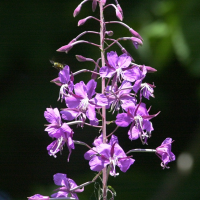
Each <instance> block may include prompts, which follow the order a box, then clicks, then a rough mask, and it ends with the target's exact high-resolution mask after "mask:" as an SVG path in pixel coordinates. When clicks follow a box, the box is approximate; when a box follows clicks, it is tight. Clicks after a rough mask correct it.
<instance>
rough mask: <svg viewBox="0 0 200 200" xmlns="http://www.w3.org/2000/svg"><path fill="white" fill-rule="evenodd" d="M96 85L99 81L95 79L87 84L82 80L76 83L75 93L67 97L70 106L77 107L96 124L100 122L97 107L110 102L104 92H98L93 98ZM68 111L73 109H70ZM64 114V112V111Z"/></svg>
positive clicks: (66, 100)
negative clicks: (97, 116)
mask: <svg viewBox="0 0 200 200" xmlns="http://www.w3.org/2000/svg"><path fill="white" fill-rule="evenodd" d="M96 85H97V83H96V82H95V81H94V80H93V79H92V80H90V81H89V82H88V83H87V85H85V83H84V82H83V81H81V82H80V83H77V84H75V85H74V91H75V94H73V93H71V95H69V96H68V97H66V98H65V102H66V104H67V106H68V108H73V109H74V108H75V109H78V110H79V112H81V113H84V114H85V115H86V116H87V118H88V119H89V120H90V123H91V124H93V125H94V124H95V125H96V124H97V122H98V119H97V118H96V112H95V108H100V107H102V106H106V105H107V104H108V100H107V98H106V96H105V95H103V94H96V96H95V97H94V98H93V96H94V95H95V89H96ZM68 112H72V111H71V110H70V109H69V110H68ZM62 114H64V113H63V112H62ZM71 116H74V113H72V114H71ZM66 118H67V116H66Z"/></svg>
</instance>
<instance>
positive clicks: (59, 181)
mask: <svg viewBox="0 0 200 200" xmlns="http://www.w3.org/2000/svg"><path fill="white" fill-rule="evenodd" d="M53 180H54V183H55V184H56V185H58V186H62V187H60V188H58V189H56V190H59V191H58V192H57V193H54V194H52V195H51V197H53V198H60V197H68V195H69V194H70V195H71V197H73V198H75V199H78V196H77V194H76V193H78V192H83V191H84V187H83V188H82V189H76V190H74V191H71V190H73V188H75V187H77V184H76V183H75V182H74V181H73V180H72V179H70V178H67V175H66V174H61V173H57V174H55V175H54V176H53Z"/></svg>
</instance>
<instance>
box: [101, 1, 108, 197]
mask: <svg viewBox="0 0 200 200" xmlns="http://www.w3.org/2000/svg"><path fill="white" fill-rule="evenodd" d="M99 7H100V49H101V64H102V67H103V66H105V51H104V36H105V23H104V16H103V4H102V1H100V2H99ZM104 91H105V78H102V82H101V93H102V94H103V93H104ZM102 133H103V143H106V107H105V106H103V107H102ZM102 171H103V200H107V168H106V167H105V168H104V169H103V170H102Z"/></svg>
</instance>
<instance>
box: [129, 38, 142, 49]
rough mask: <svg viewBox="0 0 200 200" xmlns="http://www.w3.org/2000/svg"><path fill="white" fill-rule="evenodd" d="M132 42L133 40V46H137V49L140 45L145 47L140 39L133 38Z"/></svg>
mask: <svg viewBox="0 0 200 200" xmlns="http://www.w3.org/2000/svg"><path fill="white" fill-rule="evenodd" d="M131 40H132V42H133V45H134V46H135V48H136V49H138V46H139V45H143V42H142V40H140V39H139V38H136V37H131Z"/></svg>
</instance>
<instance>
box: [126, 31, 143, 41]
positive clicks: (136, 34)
mask: <svg viewBox="0 0 200 200" xmlns="http://www.w3.org/2000/svg"><path fill="white" fill-rule="evenodd" d="M129 31H130V32H131V34H132V35H133V36H134V37H137V38H139V39H140V40H143V39H142V37H141V36H140V34H139V33H138V32H136V31H135V30H133V29H132V28H130V29H129Z"/></svg>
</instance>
